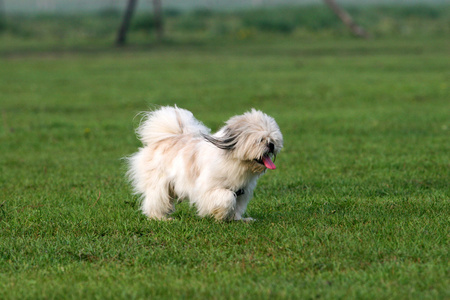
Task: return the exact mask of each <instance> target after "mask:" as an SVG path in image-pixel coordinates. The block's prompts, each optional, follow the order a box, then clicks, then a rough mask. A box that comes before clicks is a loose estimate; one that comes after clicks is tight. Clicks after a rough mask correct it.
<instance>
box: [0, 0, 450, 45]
mask: <svg viewBox="0 0 450 300" xmlns="http://www.w3.org/2000/svg"><path fill="white" fill-rule="evenodd" d="M346 9H347V11H348V12H349V13H350V14H351V15H352V17H353V18H354V19H355V20H356V21H357V23H359V24H361V25H362V26H363V27H364V28H366V29H367V30H368V31H369V32H370V33H371V34H372V35H373V36H375V37H376V36H386V35H404V36H408V35H444V34H449V33H450V5H439V6H436V5H425V4H420V5H410V6H393V5H390V6H386V5H384V6H348V7H346ZM122 13H123V12H122V11H119V10H117V9H107V10H101V11H99V12H97V13H85V14H77V15H74V14H72V15H67V14H65V15H54V14H40V15H22V16H21V15H15V16H6V17H5V16H3V17H1V16H0V18H1V19H0V34H3V35H4V34H7V35H10V36H18V37H22V38H33V37H34V38H49V37H54V38H61V39H64V38H73V39H77V38H78V39H79V38H84V39H89V38H94V39H99V38H100V39H102V38H105V39H109V38H112V37H113V36H114V34H115V32H116V30H117V27H118V25H119V23H120V20H121V16H122ZM164 26H165V32H166V33H165V34H166V38H168V39H177V38H183V39H186V38H214V37H218V38H238V39H248V38H252V37H257V36H261V35H263V34H284V35H295V36H305V35H317V34H322V35H323V34H325V35H336V36H339V35H348V34H349V33H348V32H347V30H346V28H345V27H344V26H343V24H342V23H341V22H340V20H339V19H338V18H337V17H336V16H335V15H334V14H333V13H332V12H331V11H330V10H329V9H328V8H327V7H326V6H325V5H307V6H293V7H276V8H270V9H246V10H239V11H227V12H225V11H213V10H208V9H197V10H191V11H185V10H177V9H166V10H164ZM153 27H154V22H153V16H152V15H151V14H150V13H148V12H146V13H140V12H139V11H137V14H136V15H135V16H134V18H133V20H132V24H131V28H130V31H131V33H130V34H131V35H133V34H134V35H136V36H141V37H142V36H147V38H149V36H150V39H151V36H152V29H153ZM131 38H132V36H131Z"/></svg>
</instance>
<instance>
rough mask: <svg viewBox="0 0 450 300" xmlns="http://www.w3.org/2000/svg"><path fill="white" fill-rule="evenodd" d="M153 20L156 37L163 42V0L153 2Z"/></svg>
mask: <svg viewBox="0 0 450 300" xmlns="http://www.w3.org/2000/svg"><path fill="white" fill-rule="evenodd" d="M153 20H154V22H155V29H156V37H157V39H158V40H159V41H161V40H162V38H163V35H164V28H163V18H162V7H161V0H153Z"/></svg>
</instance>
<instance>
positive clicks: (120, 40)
mask: <svg viewBox="0 0 450 300" xmlns="http://www.w3.org/2000/svg"><path fill="white" fill-rule="evenodd" d="M136 3H137V0H128V3H127V7H126V9H125V14H124V15H123V19H122V23H121V24H120V27H119V31H118V32H117V38H116V45H118V46H122V45H124V44H125V41H126V39H127V31H128V27H130V21H131V18H132V17H133V14H134V9H135V8H136Z"/></svg>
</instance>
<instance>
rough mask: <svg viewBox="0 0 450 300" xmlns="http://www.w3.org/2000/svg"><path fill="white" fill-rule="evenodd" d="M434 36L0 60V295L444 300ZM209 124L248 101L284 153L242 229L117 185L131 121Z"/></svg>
mask: <svg viewBox="0 0 450 300" xmlns="http://www.w3.org/2000/svg"><path fill="white" fill-rule="evenodd" d="M448 50H449V44H448V41H447V40H444V39H437V38H436V39H434V38H433V39H431V38H430V39H419V40H418V39H411V40H401V39H400V40H371V41H359V40H353V39H349V38H340V39H338V38H335V39H334V40H320V39H319V40H315V39H308V40H300V39H299V40H295V39H289V38H288V37H286V38H279V39H277V40H275V41H272V42H270V41H253V42H252V41H243V42H241V43H238V42H235V43H230V45H212V44H209V45H204V46H194V45H191V46H189V47H181V46H180V45H178V46H177V45H172V46H170V45H166V46H158V47H153V48H150V49H148V50H144V49H122V50H111V51H92V52H52V53H48V52H39V53H26V54H24V53H22V54H18V55H13V54H11V53H10V52H9V53H8V54H3V55H2V56H0V113H1V123H0V126H1V127H0V128H1V130H0V149H1V156H0V168H1V169H0V298H1V299H61V298H69V299H83V298H85V299H114V298H117V299H133V298H147V299H152V298H187V299H189V298H194V297H195V296H197V297H198V298H212V299H273V298H280V299H313V298H314V299H316V298H318V299H339V298H341V299H343V298H345V299H347V298H358V299H360V298H364V299H372V298H373V299H393V298H394V299H448V298H450V290H449V288H448V287H449V286H450V279H449V278H450V268H449V261H450V255H449V246H450V245H449V225H450V222H449V216H450V203H449V199H450V188H449V182H450V180H449V179H450V172H449V169H450V159H449V153H450V140H449V130H450V114H449V112H450V101H449V99H450V73H449V69H450V55H449V52H448ZM175 103H176V104H177V105H178V106H180V107H183V108H186V109H189V110H191V111H192V112H193V113H194V115H196V117H197V118H198V119H200V120H202V121H203V122H204V123H205V124H206V125H207V126H209V127H211V128H213V129H214V130H215V129H217V128H218V127H219V126H221V125H222V123H223V122H224V121H225V120H227V119H228V118H229V117H231V116H233V115H234V114H239V113H242V112H244V111H246V110H249V109H250V108H252V107H255V108H258V109H261V110H263V111H265V112H266V113H268V114H269V115H271V116H273V117H274V118H275V119H276V120H277V122H278V124H279V125H280V127H281V130H282V132H283V134H284V139H285V148H284V149H283V151H282V152H281V153H280V155H279V156H278V158H277V170H275V171H270V170H269V171H268V172H267V174H266V175H265V176H263V177H262V178H261V180H260V181H259V184H258V187H257V189H256V192H255V197H254V199H253V200H252V202H250V205H249V208H248V214H249V215H250V216H252V217H254V218H256V219H258V221H257V222H254V223H250V224H247V223H239V222H231V223H226V222H225V223H218V222H215V221H214V220H213V219H208V218H206V219H200V218H198V217H196V215H195V210H193V209H192V208H190V207H189V206H188V205H187V204H185V203H182V204H179V205H178V210H177V212H176V213H175V214H174V220H173V221H169V222H157V221H149V220H147V219H146V218H145V217H144V216H143V215H142V214H141V213H140V212H139V211H138V203H137V199H136V197H135V196H132V195H131V190H130V187H129V185H128V183H127V182H126V180H125V176H124V173H125V166H124V163H123V161H122V160H121V158H122V157H124V156H126V155H129V154H131V153H133V152H135V151H136V150H137V148H138V147H139V142H138V140H137V139H136V137H135V135H134V128H135V127H136V125H137V123H138V122H139V120H138V119H139V118H135V116H136V114H137V113H138V112H139V111H142V110H146V109H148V108H149V107H154V105H169V104H170V105H172V104H175Z"/></svg>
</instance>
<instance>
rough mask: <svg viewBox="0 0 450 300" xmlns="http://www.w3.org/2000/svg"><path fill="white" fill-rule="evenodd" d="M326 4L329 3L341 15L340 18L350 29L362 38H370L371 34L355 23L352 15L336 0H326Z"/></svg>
mask: <svg viewBox="0 0 450 300" xmlns="http://www.w3.org/2000/svg"><path fill="white" fill-rule="evenodd" d="M324 1H325V3H326V5H328V6H329V7H330V8H331V9H332V10H333V12H334V13H335V14H336V15H337V16H338V17H339V19H341V21H342V22H343V23H344V24H345V26H347V27H348V29H350V31H351V32H352V33H353V34H354V35H356V36H359V37H362V38H365V39H367V38H369V37H370V35H369V34H368V33H367V32H366V31H365V30H364V29H363V28H362V27H360V26H358V24H356V23H355V21H353V19H352V17H351V16H350V15H349V14H348V13H347V12H346V11H345V10H343V9H342V8H341V7H340V6H339V5H338V4H337V3H336V1H334V0H324Z"/></svg>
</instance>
